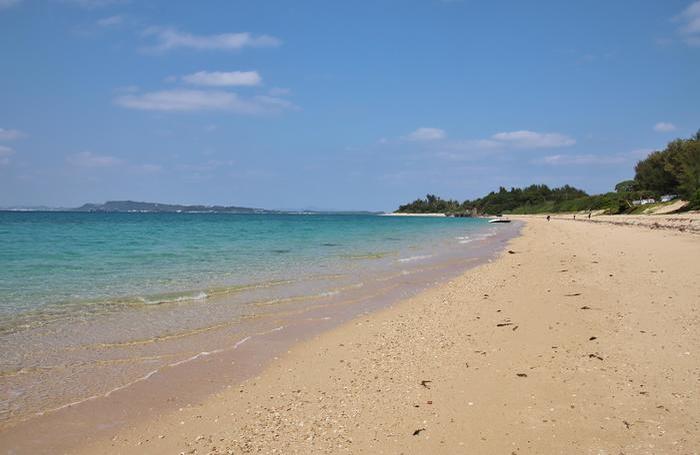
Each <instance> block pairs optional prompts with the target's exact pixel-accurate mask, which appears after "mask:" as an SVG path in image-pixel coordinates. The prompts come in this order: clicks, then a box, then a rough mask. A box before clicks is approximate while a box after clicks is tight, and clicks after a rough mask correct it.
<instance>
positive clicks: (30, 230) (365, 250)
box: [0, 212, 487, 326]
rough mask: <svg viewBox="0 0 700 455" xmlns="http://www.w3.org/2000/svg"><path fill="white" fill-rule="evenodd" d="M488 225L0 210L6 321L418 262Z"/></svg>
mask: <svg viewBox="0 0 700 455" xmlns="http://www.w3.org/2000/svg"><path fill="white" fill-rule="evenodd" d="M485 226H487V225H486V223H485V222H484V220H477V219H465V218H457V219H454V218H395V217H383V216H372V215H231V214H220V215H219V214H149V213H107V214H98V213H56V212H41V213H39V212H0V318H2V319H1V321H2V323H3V325H5V326H7V325H8V324H11V323H12V319H13V317H14V316H16V315H18V314H22V313H27V312H41V311H46V312H51V313H52V314H59V315H60V314H61V313H63V312H65V313H70V312H71V311H78V310H86V309H89V308H93V307H94V305H96V304H97V306H98V307H99V306H100V304H101V305H103V306H104V305H111V306H117V307H118V305H119V304H139V303H143V304H154V303H163V302H168V301H182V300H188V299H193V300H197V299H205V298H207V297H210V295H211V294H216V293H221V292H226V290H227V289H230V288H235V287H237V286H246V285H255V284H260V283H270V282H275V281H285V280H290V279H298V278H299V277H300V276H309V275H314V274H333V273H343V272H344V271H347V270H346V269H351V268H352V267H353V266H356V265H357V264H356V263H357V262H358V261H361V260H363V259H380V258H383V257H388V256H391V257H395V259H396V260H401V259H402V258H401V256H402V255H403V256H406V257H404V258H403V259H404V260H406V259H408V260H410V259H411V257H412V256H411V251H412V250H413V251H414V250H417V249H425V247H426V246H429V245H431V244H432V243H433V242H435V241H439V240H444V239H449V240H451V241H453V242H454V243H457V242H455V240H458V239H456V238H457V237H465V236H467V235H468V234H469V233H470V232H472V233H473V232H475V231H477V230H479V229H483V228H484V227H485ZM413 256H414V257H415V256H419V255H417V254H416V255H413ZM81 304H82V305H84V306H83V307H82V308H80V305H81ZM76 305H78V306H77V307H76Z"/></svg>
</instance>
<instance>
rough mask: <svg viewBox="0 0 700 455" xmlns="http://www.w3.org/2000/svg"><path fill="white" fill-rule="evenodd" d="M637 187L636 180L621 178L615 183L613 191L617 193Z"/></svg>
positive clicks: (626, 191)
mask: <svg viewBox="0 0 700 455" xmlns="http://www.w3.org/2000/svg"><path fill="white" fill-rule="evenodd" d="M636 189H637V182H636V181H634V180H623V181H621V182H620V183H618V184H617V185H615V191H617V192H618V193H630V192H632V191H635V190H636Z"/></svg>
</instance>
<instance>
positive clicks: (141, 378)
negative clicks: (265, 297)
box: [36, 326, 284, 416]
mask: <svg viewBox="0 0 700 455" xmlns="http://www.w3.org/2000/svg"><path fill="white" fill-rule="evenodd" d="M282 329H284V326H280V327H275V328H274V329H272V330H269V331H267V332H264V333H262V334H261V335H265V334H268V333H272V332H276V331H279V330H282ZM251 338H252V336H247V337H245V338H243V339H241V340H239V341H237V342H236V344H234V345H233V348H232V349H237V348H238V347H239V346H240V345H242V344H243V343H245V342H246V341H248V340H250V339H251ZM223 351H225V349H215V350H213V351H202V352H200V353H198V354H195V355H193V356H191V357H188V358H186V359H183V360H179V361H177V362H173V363H170V364H168V365H166V366H165V367H164V368H172V367H176V366H179V365H182V364H184V363H188V362H191V361H193V360H196V359H198V358H200V357H206V356H210V355H212V354H218V353H220V352H223ZM161 369H162V368H161ZM161 369H157V370H153V371H150V372H148V373H147V374H145V375H143V376H141V377H139V378H136V379H134V380H133V381H131V382H127V383H126V384H122V385H120V386H119V387H115V388H113V389H111V390H109V391H107V392H106V393H104V394H101V395H99V394H98V395H92V396H89V397H87V398H83V399H81V400H76V401H72V402H70V403H66V404H64V405H61V406H58V407H56V408H51V409H47V410H44V411H39V412H37V413H36V415H39V416H41V415H44V414H48V413H51V412H56V411H60V410H61V409H65V408H69V407H71V406H76V405H79V404H82V403H85V402H88V401H92V400H95V399H97V398H107V397H109V396H110V395H112V394H113V393H114V392H118V391H120V390H124V389H126V388H128V387H131V386H132V385H134V384H137V383H139V382H143V381H147V380H148V379H150V378H151V377H152V376H153V375H155V374H156V373H158V372H160V371H161Z"/></svg>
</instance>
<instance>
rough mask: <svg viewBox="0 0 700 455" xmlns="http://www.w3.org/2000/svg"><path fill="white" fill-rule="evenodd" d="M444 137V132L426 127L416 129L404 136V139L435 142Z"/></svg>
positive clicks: (445, 135)
mask: <svg viewBox="0 0 700 455" xmlns="http://www.w3.org/2000/svg"><path fill="white" fill-rule="evenodd" d="M446 137H447V133H445V130H442V129H440V128H427V127H423V128H418V129H416V130H415V131H412V132H410V133H409V134H408V135H406V139H408V140H409V141H437V140H440V139H445V138H446Z"/></svg>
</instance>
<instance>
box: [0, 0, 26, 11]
mask: <svg viewBox="0 0 700 455" xmlns="http://www.w3.org/2000/svg"><path fill="white" fill-rule="evenodd" d="M21 1H22V0H0V10H3V9H6V8H11V7H13V6H15V5H18V4H19V3H20V2H21Z"/></svg>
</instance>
